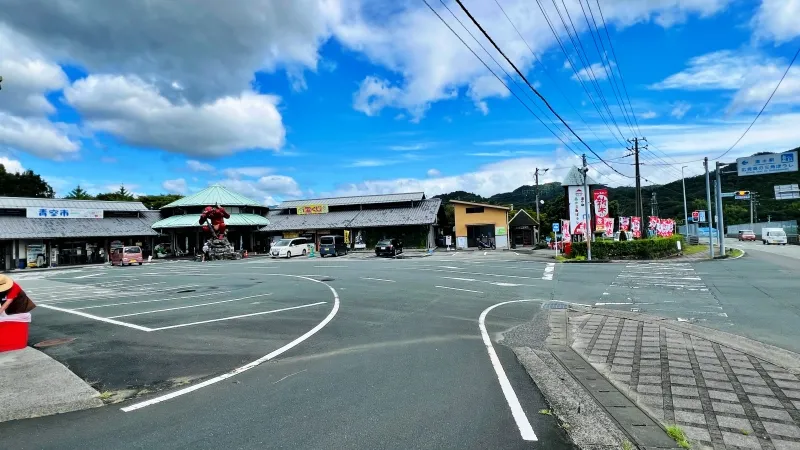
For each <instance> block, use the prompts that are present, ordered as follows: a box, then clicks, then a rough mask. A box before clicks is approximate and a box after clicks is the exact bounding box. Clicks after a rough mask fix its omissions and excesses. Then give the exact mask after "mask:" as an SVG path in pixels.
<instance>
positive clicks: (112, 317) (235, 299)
mask: <svg viewBox="0 0 800 450" xmlns="http://www.w3.org/2000/svg"><path fill="white" fill-rule="evenodd" d="M267 295H272V294H259V295H249V296H247V297H242V298H234V299H230V300H220V301H218V302H208V303H200V304H199V305H189V306H176V307H174V308H164V309H152V310H150V311H142V312H135V313H130V314H120V315H118V316H111V317H108V318H109V319H118V318H120V317H130V316H141V315H142V314H155V313H160V312H165V311H175V310H177V309H187V308H197V307H200V306H208V305H218V304H220V303H229V302H238V301H240V300H247V299H249V298H256V297H266V296H267Z"/></svg>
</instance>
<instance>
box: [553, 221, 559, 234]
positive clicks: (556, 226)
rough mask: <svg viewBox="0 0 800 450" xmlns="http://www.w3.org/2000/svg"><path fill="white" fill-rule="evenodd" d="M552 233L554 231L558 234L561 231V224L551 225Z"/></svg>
mask: <svg viewBox="0 0 800 450" xmlns="http://www.w3.org/2000/svg"><path fill="white" fill-rule="evenodd" d="M553 231H554V232H556V233H558V232H559V231H561V224H559V223H554V224H553Z"/></svg>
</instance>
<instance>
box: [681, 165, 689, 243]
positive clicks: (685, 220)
mask: <svg viewBox="0 0 800 450" xmlns="http://www.w3.org/2000/svg"><path fill="white" fill-rule="evenodd" d="M687 167H689V166H683V167H681V181H682V182H683V223H684V224H685V225H686V235H687V236H688V235H689V211H688V209H687V208H686V178H684V177H683V169H685V168H687Z"/></svg>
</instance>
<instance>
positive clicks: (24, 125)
mask: <svg viewBox="0 0 800 450" xmlns="http://www.w3.org/2000/svg"><path fill="white" fill-rule="evenodd" d="M2 92H5V89H3V91H2ZM67 131H69V130H68V127H65V126H62V125H60V124H54V123H51V122H50V121H48V120H46V119H36V118H24V117H18V116H12V115H9V114H6V113H4V112H2V111H0V148H2V149H6V150H20V151H23V152H26V153H30V154H32V155H35V156H38V157H40V158H47V159H63V158H66V157H70V156H74V155H76V154H77V153H78V151H79V150H80V144H79V143H78V141H77V140H74V139H72V138H70V136H69V135H68V133H67Z"/></svg>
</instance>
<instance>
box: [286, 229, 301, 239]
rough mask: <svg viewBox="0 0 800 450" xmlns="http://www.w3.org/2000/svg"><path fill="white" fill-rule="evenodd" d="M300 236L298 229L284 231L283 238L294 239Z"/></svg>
mask: <svg viewBox="0 0 800 450" xmlns="http://www.w3.org/2000/svg"><path fill="white" fill-rule="evenodd" d="M298 236H300V232H298V231H284V232H283V238H284V239H292V238H296V237H298Z"/></svg>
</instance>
